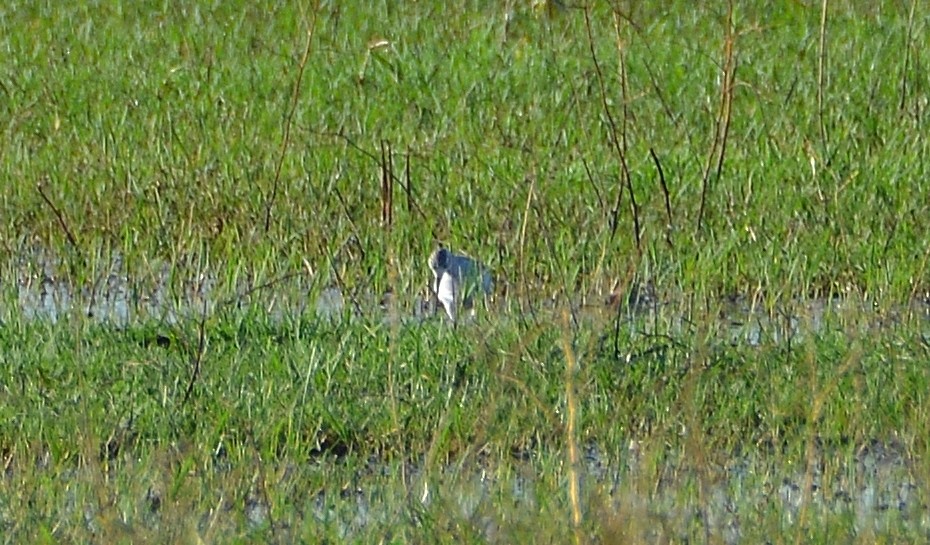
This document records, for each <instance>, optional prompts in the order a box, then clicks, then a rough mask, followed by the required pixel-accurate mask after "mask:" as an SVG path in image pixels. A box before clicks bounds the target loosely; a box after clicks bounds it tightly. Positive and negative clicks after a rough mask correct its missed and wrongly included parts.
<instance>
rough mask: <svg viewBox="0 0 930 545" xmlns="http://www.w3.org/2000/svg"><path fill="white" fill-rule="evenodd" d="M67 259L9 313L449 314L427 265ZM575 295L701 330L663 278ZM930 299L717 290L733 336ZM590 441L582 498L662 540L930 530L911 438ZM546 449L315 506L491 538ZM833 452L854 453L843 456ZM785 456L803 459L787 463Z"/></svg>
mask: <svg viewBox="0 0 930 545" xmlns="http://www.w3.org/2000/svg"><path fill="white" fill-rule="evenodd" d="M61 267H62V263H61V262H60V261H59V260H58V259H56V258H54V257H51V256H49V255H46V254H44V253H42V252H34V253H33V254H31V255H29V256H26V257H24V258H23V259H21V260H20V261H19V262H18V263H16V264H15V266H14V268H13V269H14V274H13V276H14V277H15V279H14V280H13V282H11V283H10V284H7V286H6V288H7V289H6V290H5V293H7V294H8V295H9V296H8V297H7V298H6V300H5V301H4V302H3V303H2V305H3V306H2V308H0V319H2V320H6V319H8V318H2V317H11V316H13V315H17V316H20V317H24V318H26V319H28V320H47V321H50V322H56V321H59V320H61V319H63V318H65V317H66V316H80V317H83V318H87V319H91V320H94V321H98V322H100V323H106V324H111V325H112V326H113V327H115V328H124V327H127V326H129V325H131V324H133V323H135V322H140V321H151V320H156V321H163V322H164V323H165V324H177V323H179V322H181V321H184V320H191V319H200V318H201V317H203V316H204V315H211V314H213V313H216V312H237V311H241V309H243V308H246V307H249V306H258V308H261V309H263V311H264V312H267V313H268V315H270V316H272V317H278V318H283V317H285V316H302V315H306V314H308V313H309V314H311V315H317V316H320V317H323V318H325V319H330V320H352V319H358V318H361V317H366V318H367V319H371V318H372V317H374V319H376V320H385V321H400V323H402V324H407V325H409V326H410V327H417V326H418V324H422V323H424V322H429V321H433V320H436V321H441V320H444V319H445V318H444V316H443V315H442V313H437V312H436V308H435V303H434V302H431V301H430V300H429V298H428V297H427V294H428V291H427V289H426V286H427V285H428V275H427V274H424V278H423V282H422V285H417V286H413V287H412V288H410V289H409V293H407V294H401V293H381V294H374V293H344V292H343V290H341V289H339V288H338V287H335V286H332V285H328V286H319V285H317V284H316V283H315V282H314V279H313V278H311V277H309V276H307V275H302V274H295V275H290V276H282V277H279V278H272V279H270V280H265V281H263V282H256V281H253V280H251V279H245V280H241V281H240V282H239V285H238V287H237V288H236V289H235V290H232V295H224V296H221V295H219V294H218V290H217V288H216V286H217V285H218V284H219V282H220V281H219V279H218V278H217V277H216V276H213V275H211V274H210V273H209V272H204V273H197V274H190V275H188V276H187V277H184V278H177V277H176V275H177V273H175V272H173V271H175V270H177V269H174V268H172V267H169V266H168V265H166V264H163V265H159V264H155V265H153V266H151V267H150V268H149V269H147V270H146V271H143V272H139V271H136V272H135V273H131V272H129V271H127V270H126V267H125V265H124V263H123V260H122V259H121V257H120V256H118V255H117V256H116V257H115V258H114V259H113V260H111V261H110V262H109V263H107V265H106V266H105V267H103V268H102V269H101V270H100V271H98V272H97V273H96V274H95V275H94V276H93V279H92V281H89V282H85V283H84V284H83V285H81V286H74V285H72V284H70V283H69V282H66V281H64V280H62V279H61V278H63V275H61V274H60V272H59V271H60V268H61ZM134 274H135V276H133V275H134ZM172 286H175V287H174V288H173V287H172ZM178 286H180V287H178ZM9 288H12V289H9ZM227 291H230V290H227ZM555 306H556V303H554V302H552V301H539V302H538V304H536V305H531V307H532V308H527V307H523V308H521V309H520V310H519V311H512V310H511V311H508V310H505V309H504V305H502V304H500V302H498V303H496V304H495V303H492V305H491V309H490V311H491V312H499V313H502V314H504V313H506V312H519V313H522V314H521V316H523V317H526V316H528V315H532V316H534V318H535V319H540V318H539V316H549V317H550V318H552V319H555V313H554V312H553V308H554V307H555ZM570 307H571V311H572V316H573V320H575V321H576V323H577V324H580V325H579V327H585V326H586V325H585V324H597V323H599V324H611V327H613V325H616V324H617V323H620V325H621V327H628V328H634V329H635V328H648V327H649V324H650V323H654V322H655V321H656V320H659V319H661V320H665V323H671V324H677V325H673V327H680V328H686V327H688V324H689V318H688V310H687V309H688V308H690V306H689V304H687V303H686V302H683V301H682V300H680V299H679V300H676V301H669V300H668V298H667V297H664V296H661V295H657V294H656V293H655V292H654V290H653V289H652V288H651V287H648V288H643V289H641V290H638V291H637V295H636V297H627V298H624V300H623V301H621V302H619V303H618V302H617V301H616V298H611V297H610V296H609V294H608V295H604V294H595V295H593V296H588V297H578V298H577V300H575V301H571V302H570ZM928 311H930V309H928V306H927V305H926V304H925V303H924V302H920V301H918V302H914V303H912V304H911V305H908V306H907V307H902V308H898V309H896V310H895V311H893V312H888V311H884V312H878V311H876V310H875V309H873V308H872V306H871V304H870V302H869V301H868V300H866V299H863V298H861V297H847V298H838V299H832V300H824V299H810V300H800V301H797V300H796V301H793V302H792V303H791V304H790V309H789V308H782V309H778V310H773V309H765V308H762V305H757V304H753V302H752V300H751V298H748V297H745V298H741V297H737V298H733V299H729V300H725V301H720V302H718V304H717V307H716V320H715V324H716V325H715V331H717V332H718V333H717V334H718V335H719V336H720V337H721V341H722V342H727V343H746V344H747V345H750V346H754V345H758V344H760V343H763V342H765V343H790V342H797V341H799V340H800V339H803V338H804V336H805V335H809V334H811V333H815V332H817V331H818V329H819V328H821V327H823V326H824V324H826V323H827V322H828V321H829V320H828V319H827V317H835V316H837V315H843V316H846V317H847V318H848V319H847V320H846V323H847V324H850V327H855V328H862V329H869V328H883V327H896V324H898V323H899V321H900V320H901V319H903V317H904V316H905V315H907V316H909V317H911V318H913V317H915V316H916V317H917V319H919V320H927V319H928V315H930V314H928ZM547 313H548V314H547ZM504 318H505V319H506V316H504ZM515 319H516V318H515ZM543 319H545V318H543ZM583 447H584V448H583V453H584V455H583V464H582V465H583V467H582V468H581V471H580V474H581V482H582V498H583V500H584V501H585V502H587V503H591V504H593V503H595V499H596V503H597V504H598V506H599V509H600V510H603V509H605V508H608V509H615V510H616V512H617V513H626V514H627V516H629V514H633V515H634V516H638V517H640V521H641V522H642V523H644V524H645V526H647V527H649V528H650V529H649V530H648V532H649V533H650V535H653V536H654V537H657V538H658V537H660V536H666V537H670V538H673V539H675V538H676V536H687V535H688V533H689V532H690V531H691V530H692V529H693V527H694V525H695V524H697V525H699V526H700V527H702V528H704V529H705V531H707V532H709V533H712V534H713V535H715V536H718V537H719V538H720V539H722V541H724V542H726V543H741V542H744V539H743V536H744V534H745V533H746V528H743V527H742V526H741V518H742V517H741V513H743V511H744V510H745V509H747V508H748V509H754V510H774V511H777V512H780V513H782V514H783V515H782V516H783V517H784V519H785V521H786V523H787V524H790V523H792V522H793V521H797V520H798V519H799V518H800V517H803V516H805V515H804V514H805V512H814V513H827V514H837V515H844V516H847V517H850V519H851V520H852V521H853V524H854V526H855V527H856V529H857V531H882V530H883V529H887V528H889V527H892V526H896V525H897V526H903V527H907V528H910V529H911V530H913V531H916V532H917V533H920V534H924V535H926V536H928V538H930V510H928V505H927V495H926V493H927V491H928V485H930V483H928V482H926V481H925V480H924V479H923V476H925V475H927V472H926V468H923V466H922V465H921V464H922V463H923V462H922V461H920V460H916V459H914V458H913V457H912V456H911V455H910V454H909V448H908V446H907V445H906V444H905V443H904V442H901V441H896V440H888V439H885V440H877V439H876V440H873V441H870V442H868V443H867V444H860V445H852V446H849V445H825V444H819V443H818V444H817V445H816V448H814V449H813V450H812V453H813V456H814V459H813V460H797V461H796V463H794V464H793V465H792V464H791V463H786V462H785V460H781V459H779V460H777V462H776V461H774V460H773V458H778V454H777V453H773V452H771V450H770V449H768V448H767V447H765V446H759V445H757V446H749V447H747V448H744V449H742V451H741V452H734V453H724V454H722V455H717V456H716V457H715V460H714V461H713V463H712V464H711V466H712V468H713V470H712V471H711V472H710V473H708V472H707V470H706V469H704V470H700V471H698V470H695V469H694V468H693V465H692V464H691V463H690V462H689V460H688V459H687V454H686V453H678V454H674V453H673V454H670V455H663V456H662V457H661V458H662V459H663V460H664V462H663V464H664V466H663V467H661V468H658V469H656V468H651V469H650V471H649V472H646V471H644V470H643V468H642V467H641V464H642V463H643V459H644V457H643V454H644V453H643V450H644V449H646V448H647V447H646V446H644V445H642V444H640V443H638V442H636V441H631V442H630V443H629V444H628V445H627V447H626V448H625V450H624V451H623V452H619V453H618V452H606V451H605V450H604V449H603V448H602V446H601V445H598V444H597V443H589V444H585V445H584V446H583ZM850 449H851V452H850ZM540 455H541V453H540ZM841 455H842V456H841ZM536 456H537V453H532V452H531V453H528V454H526V455H525V458H524V459H523V460H522V461H516V462H515V465H516V467H518V468H519V467H524V468H525V470H518V471H516V472H510V473H508V474H507V475H500V474H498V473H496V472H495V471H494V470H490V469H489V468H486V467H483V466H482V464H481V463H480V457H478V456H476V457H474V459H473V460H471V462H470V463H467V464H464V465H459V466H447V467H443V468H441V469H439V470H432V471H429V472H426V471H424V470H422V468H423V467H424V466H423V464H422V461H419V460H409V461H407V462H406V463H403V464H400V465H398V464H389V463H387V462H384V461H381V460H378V459H373V460H371V462H370V463H369V464H368V466H367V467H366V468H365V470H364V471H363V472H361V473H360V474H359V475H358V478H357V480H356V481H355V482H354V483H352V485H351V486H349V487H348V488H345V489H344V490H343V491H342V492H341V493H339V494H338V495H336V496H333V495H331V493H330V495H327V493H326V492H320V493H319V494H318V495H317V496H316V498H315V501H314V504H313V506H312V507H311V508H310V512H309V513H307V515H309V516H313V517H315V518H316V519H317V520H319V521H320V522H321V523H326V524H328V525H330V526H331V527H332V526H335V527H337V528H338V529H339V533H340V534H341V535H342V537H345V538H351V537H352V536H359V535H363V534H364V531H365V528H366V527H368V526H370V525H372V524H377V523H378V522H379V521H385V520H392V519H396V517H404V516H409V512H403V513H401V512H392V510H397V509H404V510H405V511H406V508H404V507H403V506H409V505H410V503H420V504H421V505H431V504H434V503H435V502H442V505H443V506H444V508H447V509H453V510H454V511H457V513H458V516H459V517H461V518H463V519H465V520H468V521H471V522H472V523H473V524H474V526H475V528H476V529H478V530H479V531H480V533H481V534H482V535H483V536H484V537H486V538H487V539H488V540H489V541H497V540H498V538H500V536H501V528H500V521H499V519H498V518H495V517H492V516H487V513H488V512H489V511H490V510H491V506H492V505H499V504H501V503H502V498H503V499H504V500H506V501H504V503H509V504H510V505H513V506H514V507H515V509H516V510H520V509H524V508H525V509H536V508H537V507H538V504H539V503H540V502H541V501H542V499H541V498H540V497H538V495H537V492H536V481H535V480H534V474H533V467H534V457H536ZM831 458H836V459H837V460H840V461H838V462H835V463H830V462H829V461H830V459H831ZM308 463H309V464H311V465H310V467H309V468H306V469H307V470H309V471H321V472H325V471H327V467H326V464H325V463H324V462H319V461H313V462H308ZM785 467H794V468H796V469H795V470H793V471H790V472H787V473H786V472H785V469H784V468H785ZM399 472H403V475H402V476H401V475H398V474H397V473H399ZM646 473H649V474H652V475H659V477H658V478H657V479H651V480H649V482H644V480H643V479H642V476H643V475H645V474H646ZM398 480H401V481H402V482H404V483H405V485H406V486H407V487H408V488H407V491H406V496H407V497H405V498H403V501H400V502H397V501H393V502H382V501H380V500H379V498H383V495H384V494H385V491H384V490H383V487H384V484H383V483H384V482H386V481H388V482H398ZM696 488H697V489H699V495H700V497H701V498H703V500H704V501H703V502H702V503H701V504H700V505H695V504H694V503H693V502H692V501H689V500H687V499H686V498H693V497H694V494H693V491H694V490H695V489H696ZM241 508H242V509H243V510H244V516H245V519H246V520H247V521H248V522H249V524H251V525H256V526H261V525H265V524H269V523H272V522H273V521H270V520H269V516H268V513H269V506H268V505H267V504H266V503H265V502H264V501H263V500H262V499H261V498H257V497H256V498H253V499H251V500H250V501H247V502H245V504H244V505H243V506H242V507H241Z"/></svg>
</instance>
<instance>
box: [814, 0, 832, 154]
mask: <svg viewBox="0 0 930 545" xmlns="http://www.w3.org/2000/svg"><path fill="white" fill-rule="evenodd" d="M826 64H827V0H823V3H822V4H821V9H820V53H819V55H818V56H817V119H818V121H819V123H820V144H821V146H822V150H821V151H822V153H823V158H824V160H825V161H829V157H830V153H829V149H828V147H827V125H826V123H825V122H824V113H823V90H824V87H825V82H824V79H825V78H826Z"/></svg>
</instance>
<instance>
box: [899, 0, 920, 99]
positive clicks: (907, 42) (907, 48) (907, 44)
mask: <svg viewBox="0 0 930 545" xmlns="http://www.w3.org/2000/svg"><path fill="white" fill-rule="evenodd" d="M916 8H917V0H911V11H910V13H909V14H908V16H907V36H906V37H905V38H904V66H903V67H902V68H901V102H900V104H899V105H898V108H899V109H900V110H901V111H904V106H905V104H906V103H907V70H908V67H909V66H908V65H909V64H910V61H911V38H912V36H913V32H914V10H915V9H916Z"/></svg>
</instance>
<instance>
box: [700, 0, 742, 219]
mask: <svg viewBox="0 0 930 545" xmlns="http://www.w3.org/2000/svg"><path fill="white" fill-rule="evenodd" d="M735 40H736V34H735V32H734V31H733V1H732V0H730V2H728V3H727V21H726V36H725V38H724V42H723V78H722V80H721V84H720V109H719V110H718V112H717V119H716V121H715V123H714V137H713V140H712V141H711V145H710V150H709V151H708V153H707V162H706V163H705V164H704V174H703V176H702V177H701V205H700V209H699V210H698V217H697V231H698V232H700V231H701V229H702V228H703V225H704V213H705V210H706V209H707V195H708V194H709V193H710V184H711V176H710V173H711V170H712V169H713V171H714V180H719V179H720V176H721V174H722V173H723V160H724V158H725V157H726V149H727V137H728V135H729V133H730V118H731V111H732V108H733V87H734V84H735V82H736V55H735V53H734V41H735Z"/></svg>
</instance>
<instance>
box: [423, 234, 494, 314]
mask: <svg viewBox="0 0 930 545" xmlns="http://www.w3.org/2000/svg"><path fill="white" fill-rule="evenodd" d="M429 268H430V269H432V271H433V292H435V293H436V297H437V298H438V299H439V302H440V303H442V306H443V307H445V309H446V314H448V315H449V318H451V319H452V322H453V323H454V322H455V321H456V317H457V315H458V308H459V307H460V306H464V307H465V308H469V307H471V305H472V299H473V296H474V294H475V293H476V292H480V293H481V294H482V295H490V294H491V289H492V287H493V281H492V280H491V273H490V272H489V271H488V270H487V269H486V268H484V267H483V266H482V265H481V264H480V263H478V262H477V261H475V260H474V259H472V258H470V257H468V256H464V255H459V254H455V253H453V252H451V251H449V250H447V249H446V248H441V247H440V248H439V249H438V250H436V251H435V252H433V253H432V255H430V256H429Z"/></svg>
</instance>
